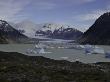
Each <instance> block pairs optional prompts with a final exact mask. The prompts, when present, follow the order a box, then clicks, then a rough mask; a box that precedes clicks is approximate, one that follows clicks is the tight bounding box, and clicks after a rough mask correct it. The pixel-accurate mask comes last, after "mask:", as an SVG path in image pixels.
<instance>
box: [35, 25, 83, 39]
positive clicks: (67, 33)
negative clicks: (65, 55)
mask: <svg viewBox="0 0 110 82" xmlns="http://www.w3.org/2000/svg"><path fill="white" fill-rule="evenodd" d="M82 34H83V33H82V32H81V31H79V30H77V29H75V28H72V27H70V26H68V25H55V24H44V25H43V28H42V29H41V30H38V31H36V36H46V37H49V38H54V39H77V38H79V37H80V36H81V35H82Z"/></svg>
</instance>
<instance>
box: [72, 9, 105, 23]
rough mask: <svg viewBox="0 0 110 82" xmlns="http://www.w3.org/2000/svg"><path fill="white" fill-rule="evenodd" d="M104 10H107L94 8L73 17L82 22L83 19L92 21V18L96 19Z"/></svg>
mask: <svg viewBox="0 0 110 82" xmlns="http://www.w3.org/2000/svg"><path fill="white" fill-rule="evenodd" d="M105 12H107V11H106V10H94V11H92V12H90V13H87V14H80V15H77V16H75V17H73V19H76V20H77V21H82V22H83V21H92V20H96V19H97V18H99V17H100V16H101V15H102V14H104V13H105Z"/></svg>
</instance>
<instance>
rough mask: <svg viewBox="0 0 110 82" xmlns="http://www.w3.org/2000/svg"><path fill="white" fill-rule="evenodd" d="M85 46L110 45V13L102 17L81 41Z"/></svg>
mask: <svg viewBox="0 0 110 82" xmlns="http://www.w3.org/2000/svg"><path fill="white" fill-rule="evenodd" d="M79 42H80V43H83V44H87V43H89V44H104V45H107V44H110V12H107V13H104V14H103V15H101V16H100V17H99V18H98V19H97V20H96V21H95V23H94V24H93V25H92V26H91V27H90V28H89V29H88V30H87V31H86V32H85V33H84V34H83V36H82V37H81V38H80V39H79Z"/></svg>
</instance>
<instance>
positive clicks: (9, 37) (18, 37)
mask: <svg viewBox="0 0 110 82" xmlns="http://www.w3.org/2000/svg"><path fill="white" fill-rule="evenodd" d="M25 39H28V37H27V36H25V35H23V34H21V33H20V32H19V31H18V30H16V29H15V28H13V27H12V26H11V25H10V24H9V23H7V21H4V20H0V43H14V42H21V41H22V40H25Z"/></svg>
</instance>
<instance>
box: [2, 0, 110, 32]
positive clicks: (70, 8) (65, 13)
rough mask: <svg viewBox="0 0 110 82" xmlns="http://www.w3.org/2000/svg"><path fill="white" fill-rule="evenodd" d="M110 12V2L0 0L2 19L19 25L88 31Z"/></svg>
mask: <svg viewBox="0 0 110 82" xmlns="http://www.w3.org/2000/svg"><path fill="white" fill-rule="evenodd" d="M109 10H110V0H0V19H2V20H6V21H10V22H13V23H18V22H21V21H23V20H30V21H33V22H35V23H37V24H40V23H58V24H67V25H72V26H73V27H74V28H77V29H79V30H81V31H83V32H84V31H85V30H87V29H88V28H89V27H90V26H91V25H92V24H93V23H94V22H95V20H96V19H97V18H98V17H99V16H100V15H102V14H103V13H105V12H109Z"/></svg>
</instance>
